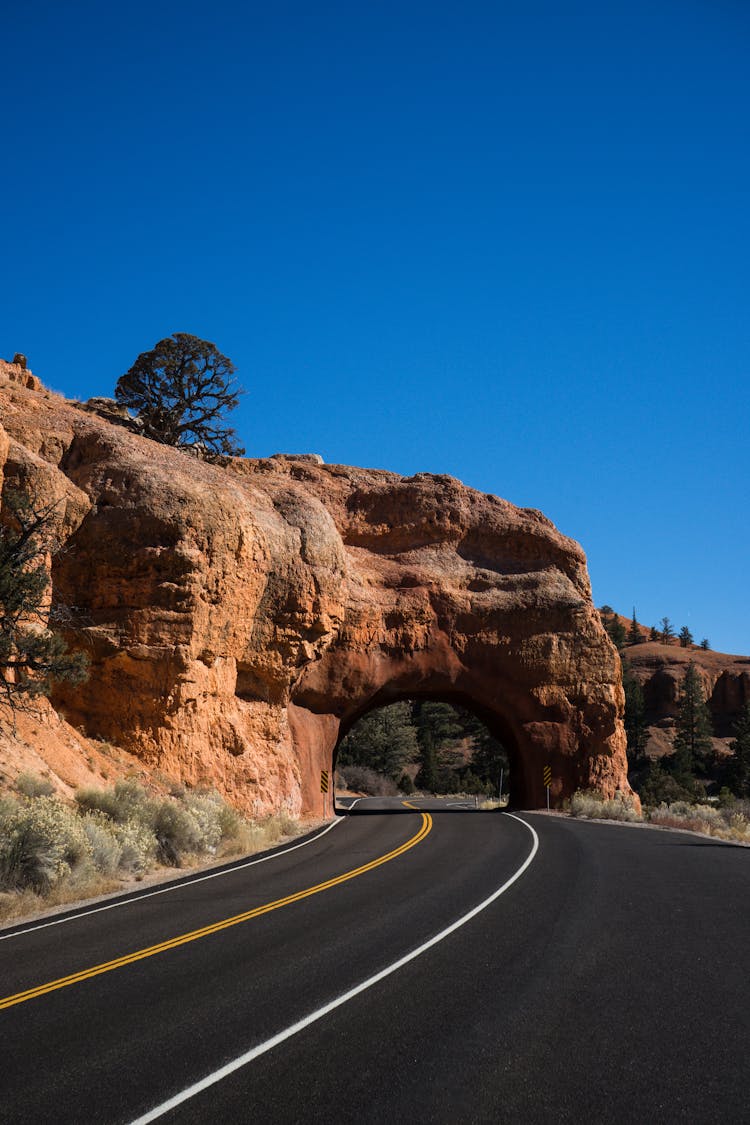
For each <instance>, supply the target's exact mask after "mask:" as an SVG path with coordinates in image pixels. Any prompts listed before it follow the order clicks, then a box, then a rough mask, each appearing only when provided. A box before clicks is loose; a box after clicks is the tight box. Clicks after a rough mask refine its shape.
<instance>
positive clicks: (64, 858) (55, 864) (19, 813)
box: [0, 797, 91, 894]
mask: <svg viewBox="0 0 750 1125" xmlns="http://www.w3.org/2000/svg"><path fill="white" fill-rule="evenodd" d="M90 859H91V845H90V843H89V840H88V837H87V835H86V832H85V831H84V828H83V825H82V823H81V820H80V818H79V817H77V816H76V815H75V813H74V812H72V811H71V810H70V809H69V808H67V807H66V806H65V805H63V803H62V802H61V801H58V800H57V799H56V798H54V797H35V798H31V799H28V800H27V801H26V802H25V803H24V804H21V805H19V807H18V808H17V810H16V811H15V812H14V813H11V815H10V816H9V817H8V818H7V819H6V820H5V821H4V823H3V826H2V837H0V888H2V889H3V890H26V889H30V890H33V891H36V892H38V893H40V894H44V893H46V892H48V891H49V890H50V889H51V888H52V887H54V886H55V884H56V883H59V882H60V881H61V880H62V879H64V878H66V876H70V875H71V874H72V873H74V872H75V870H76V868H79V867H81V866H82V865H84V864H85V863H86V861H87V860H90Z"/></svg>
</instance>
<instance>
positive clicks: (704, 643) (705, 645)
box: [701, 637, 711, 652]
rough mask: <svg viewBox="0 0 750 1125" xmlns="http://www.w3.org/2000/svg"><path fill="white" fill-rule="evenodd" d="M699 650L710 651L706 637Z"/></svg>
mask: <svg viewBox="0 0 750 1125" xmlns="http://www.w3.org/2000/svg"><path fill="white" fill-rule="evenodd" d="M701 648H702V649H703V651H704V652H709V651H710V649H711V645H710V644H709V642H708V637H704V638H703V640H702V641H701Z"/></svg>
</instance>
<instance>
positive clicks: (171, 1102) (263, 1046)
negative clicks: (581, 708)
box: [131, 813, 539, 1125]
mask: <svg viewBox="0 0 750 1125" xmlns="http://www.w3.org/2000/svg"><path fill="white" fill-rule="evenodd" d="M503 815H504V816H509V817H511V818H512V819H513V820H517V821H518V823H519V824H523V826H524V828H528V830H529V832H530V833H531V835H532V837H533V840H534V843H533V845H532V848H531V851H530V852H529V854H528V855H527V857H526V859H525V860H524V862H523V863H522V864H521V866H520V867H519V868H518V870H517V871H516V872H515V874H513V875H511V877H510V879H507V880H506V881H505V882H504V883H503V885H502V886H501V887H498V889H497V890H496V891H493V892H492V894H491V895H490V896H489V898H486V899H484V901H483V902H480V903H479V905H478V906H475V907H474V908H473V909H472V910H470V911H469V912H468V914H464V915H462V916H461V917H460V918H458V919H457V920H456V921H455V922H451V924H450V926H446V927H445V929H444V930H441V931H440V932H439V933H437V934H435V935H434V937H431V938H429V939H428V940H427V941H425V942H423V944H422V945H418V946H417V948H416V949H412V951H411V953H407V954H406V955H405V956H404V957H399V959H398V961H394V962H393V964H392V965H388V966H387V968H385V969H381V970H380V972H379V973H375V975H374V976H371V977H368V978H367V980H363V981H362V982H361V984H357V985H355V986H354V988H350V989H349V991H348V992H344V993H342V994H341V996H337V997H336V999H335V1000H331V1001H330V1002H329V1003H328V1004H324V1005H323V1007H322V1008H318V1009H317V1010H316V1011H314V1012H311V1013H310V1014H309V1015H307V1016H305V1017H304V1018H303V1019H301V1020H298V1021H297V1023H293V1024H292V1025H291V1026H290V1027H287V1028H285V1029H284V1031H280V1032H279V1033H278V1034H277V1035H274V1036H272V1037H271V1038H270V1039H266V1041H265V1042H264V1043H259V1044H258V1046H257V1047H253V1048H251V1050H249V1051H245V1053H244V1054H243V1055H238V1057H237V1058H236V1059H233V1060H232V1061H231V1062H228V1063H226V1064H225V1065H224V1066H222V1067H220V1068H219V1069H218V1070H215V1071H214V1072H213V1073H212V1074H208V1075H207V1076H206V1077H205V1078H201V1080H200V1081H199V1082H194V1083H193V1085H192V1086H187V1087H186V1088H185V1089H184V1090H182V1091H181V1092H180V1093H179V1094H175V1095H174V1097H172V1098H169V1099H168V1101H165V1102H162V1103H161V1105H157V1106H155V1108H154V1109H151V1110H149V1111H148V1113H145V1114H144V1115H143V1116H142V1117H138V1118H136V1119H135V1120H134V1121H133V1122H132V1123H131V1125H148V1122H150V1121H156V1120H157V1118H159V1117H162V1116H163V1115H164V1114H165V1113H169V1111H170V1110H172V1109H176V1107H177V1106H178V1105H182V1104H183V1102H186V1101H188V1100H189V1099H190V1098H194V1097H195V1095H196V1094H200V1093H202V1092H203V1091H204V1090H207V1089H208V1088H209V1087H210V1086H214V1085H215V1084H216V1083H217V1082H221V1081H222V1080H223V1079H224V1078H228V1077H229V1075H230V1074H234V1072H235V1071H236V1070H239V1069H240V1068H241V1067H243V1066H247V1064H248V1063H250V1062H252V1061H253V1060H254V1059H257V1058H258V1057H259V1056H260V1055H265V1054H266V1052H267V1051H272V1050H273V1049H274V1047H278V1045H279V1044H280V1043H283V1042H284V1041H285V1040H286V1039H291V1037H292V1036H293V1035H297V1034H298V1032H300V1031H304V1029H305V1028H306V1027H309V1026H310V1024H313V1023H316V1022H317V1021H318V1020H321V1019H323V1017H324V1016H327V1015H328V1014H329V1013H330V1012H333V1011H334V1010H335V1009H336V1008H340V1007H341V1006H342V1005H343V1004H347V1003H348V1002H349V1001H350V1000H353V999H354V997H355V996H359V995H360V993H362V992H366V991H367V989H368V988H372V987H373V985H376V984H379V983H380V981H381V980H385V978H386V977H389V976H390V975H391V973H395V972H398V970H399V969H402V968H403V967H404V965H408V964H409V962H410V961H414V960H415V959H416V958H417V957H421V956H422V954H423V953H426V952H427V950H428V949H431V948H432V946H433V945H437V944H438V942H441V941H443V940H444V939H445V938H447V937H448V936H449V935H450V934H452V933H454V932H455V931H456V930H458V929H460V928H461V926H465V925H466V923H467V922H470V921H471V920H472V918H476V916H477V914H481V912H482V911H483V910H486V909H487V907H488V906H490V905H491V904H492V903H493V902H494V901H495V900H496V899H498V898H500V895H502V894H505V892H506V891H507V890H508V888H509V887H512V886H513V884H514V883H515V882H516V880H517V879H520V878H521V876H522V875H523V873H524V871H526V869H527V868H528V867H529V866H530V864H531V863H532V861H533V859H534V856H535V855H536V853H537V852H538V851H539V837H538V836H537V834H536V832H535V831H534V829H533V828H532V826H531V825H530V824H528V823H527V821H525V820H521V818H520V816H514V814H513V813H504V814H503Z"/></svg>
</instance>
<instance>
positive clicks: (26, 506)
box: [0, 492, 88, 710]
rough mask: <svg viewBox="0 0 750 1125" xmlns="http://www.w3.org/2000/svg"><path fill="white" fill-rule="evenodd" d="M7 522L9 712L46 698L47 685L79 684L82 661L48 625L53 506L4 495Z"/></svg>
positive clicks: (2, 685) (3, 623) (2, 545)
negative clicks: (38, 505) (44, 505)
mask: <svg viewBox="0 0 750 1125" xmlns="http://www.w3.org/2000/svg"><path fill="white" fill-rule="evenodd" d="M4 500H5V507H6V511H5V514H6V517H7V520H8V523H7V524H6V525H5V526H3V527H0V693H2V696H3V697H4V700H5V702H6V703H8V704H10V707H11V708H12V709H14V710H16V709H20V708H22V707H23V706H24V705H25V703H26V700H28V699H30V698H32V697H34V696H36V695H48V694H49V692H50V690H51V686H52V682H53V681H55V680H58V681H59V680H69V681H71V682H72V683H80V682H81V681H82V680H84V679H85V678H86V675H87V671H88V660H87V658H86V656H85V655H84V654H83V653H80V652H75V653H71V652H68V649H67V647H66V645H65V643H64V641H63V639H62V637H61V636H60V635H59V634H58V633H56V632H54V631H53V630H52V629H51V628H50V627H49V626H50V623H53V624H54V622H55V615H56V611H55V607H53V608H52V610H49V609H48V608H47V595H48V588H49V575H48V571H47V563H46V558H47V555H48V554H49V553H50V552H54V550H55V546H56V544H55V543H54V542H53V540H52V523H53V519H54V512H55V506H54V504H50V505H47V506H46V507H36V506H35V505H34V504H33V503H32V502H31V501H30V500H29V499H28V498H26V497H25V496H22V495H20V494H17V493H11V492H7V493H6V494H5V496H4Z"/></svg>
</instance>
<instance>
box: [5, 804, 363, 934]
mask: <svg viewBox="0 0 750 1125" xmlns="http://www.w3.org/2000/svg"><path fill="white" fill-rule="evenodd" d="M361 799H362V798H361V797H357V800H356V801H353V802H352V803H351V805H349V807H348V808H347V809H346V811H347V812H349V810H350V809H353V808H354V806H355V805H356V803H357V801H360V800H361ZM345 819H346V818H345V817H336V819H335V820H333V821H331V823H330V824H329V825H328V827H327V828H324V829H323V830H322V831H321V832H318V833H317V834H316V835H315V836H313V837H311V839H309V840H303V841H302V843H301V844H292V846H291V847H290V848H283V850H281V851H275V852H272V853H271V854H270V855H263V856H261V857H260V858H259V859H250V860H248V861H247V863H238V864H237V865H236V866H235V867H225V868H224V869H223V870H222V871H212V872H209V874H208V875H199V876H198V877H197V878H196V879H188V880H187V881H186V882H183V883H170V885H169V886H168V887H160V888H159V890H158V891H147V892H146V893H145V894H141V895H139V894H138V892H137V891H136V892H135V894H134V896H133V897H132V898H126V899H124V900H123V901H122V902H110V903H108V904H107V905H106V906H93V907H92V908H91V909H90V910H81V911H79V913H78V914H68V915H66V917H65V918H53V919H51V921H49V922H39V924H38V925H36V926H27V927H26V929H24V930H15V931H14V932H13V933H12V934H0V941H8V939H9V938H15V937H21V935H22V934H31V933H33V932H34V931H35V930H45V929H46V928H47V927H48V926H62V925H63V923H64V922H75V921H77V920H78V919H79V918H88V916H89V914H100V913H101V912H102V911H103V910H116V909H117V907H118V906H132V904H133V903H135V902H143V900H144V899H145V898H153V897H154V896H155V895H166V894H169V892H170V891H181V890H184V889H185V888H186V887H192V886H194V885H195V884H196V883H205V882H206V880H207V879H219V878H221V876H222V875H233V874H234V872H235V871H244V870H245V868H246V867H254V866H255V864H256V863H266V862H267V861H268V860H269V859H277V858H278V857H280V856H283V855H289V853H290V852H296V851H297V848H305V847H307V845H308V844H314V843H315V841H316V840H319V839H320V838H321V837H322V836H325V834H326V832H330V831H331V829H332V828H335V827H336V825H337V824H340V823H341V821H342V820H345Z"/></svg>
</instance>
